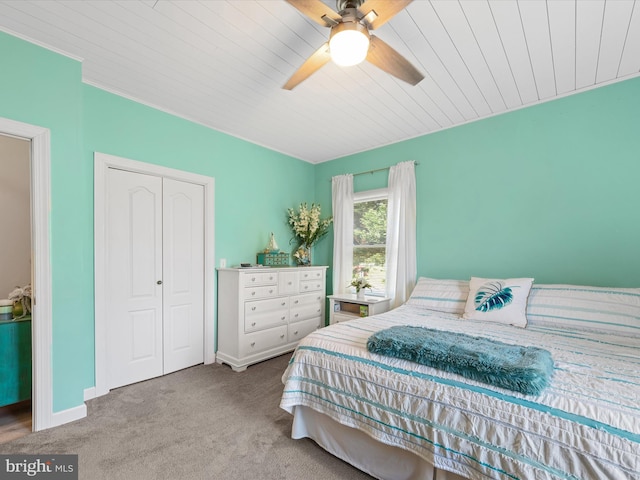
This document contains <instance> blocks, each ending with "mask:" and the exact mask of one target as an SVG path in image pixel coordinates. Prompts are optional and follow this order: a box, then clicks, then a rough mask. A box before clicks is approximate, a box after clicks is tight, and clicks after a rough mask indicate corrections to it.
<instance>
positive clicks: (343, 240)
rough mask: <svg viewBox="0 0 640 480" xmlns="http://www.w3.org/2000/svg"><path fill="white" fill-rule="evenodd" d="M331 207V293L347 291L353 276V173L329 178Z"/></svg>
mask: <svg viewBox="0 0 640 480" xmlns="http://www.w3.org/2000/svg"><path fill="white" fill-rule="evenodd" d="M331 193H332V195H331V198H332V209H333V293H334V294H341V293H346V292H347V286H348V285H349V283H351V277H352V276H353V175H351V174H347V175H338V176H336V177H333V178H332V179H331Z"/></svg>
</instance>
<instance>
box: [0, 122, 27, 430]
mask: <svg viewBox="0 0 640 480" xmlns="http://www.w3.org/2000/svg"><path fill="white" fill-rule="evenodd" d="M0 226H1V228H2V235H0V443H3V442H5V441H9V440H13V439H15V438H18V437H20V436H22V435H26V434H27V433H29V432H31V430H32V402H31V399H32V348H31V347H32V341H31V337H32V333H31V332H32V328H31V320H32V318H31V291H32V290H31V284H32V265H33V262H32V258H31V256H32V251H33V249H32V231H31V229H32V222H31V141H30V140H29V139H24V138H18V137H13V136H9V135H0Z"/></svg>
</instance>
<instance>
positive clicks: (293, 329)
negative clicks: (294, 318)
mask: <svg viewBox="0 0 640 480" xmlns="http://www.w3.org/2000/svg"><path fill="white" fill-rule="evenodd" d="M319 325H320V318H316V319H314V320H306V321H304V322H298V323H293V324H291V325H289V341H290V342H299V341H300V340H301V339H303V338H304V337H306V336H307V335H309V334H310V333H312V332H315V331H316V330H317V329H318V326H319Z"/></svg>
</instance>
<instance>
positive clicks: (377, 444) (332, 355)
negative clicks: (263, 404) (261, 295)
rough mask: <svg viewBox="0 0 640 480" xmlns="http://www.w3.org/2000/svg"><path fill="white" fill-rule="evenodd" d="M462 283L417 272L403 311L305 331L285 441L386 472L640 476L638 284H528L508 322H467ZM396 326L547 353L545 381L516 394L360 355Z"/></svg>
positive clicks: (289, 394) (440, 479)
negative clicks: (549, 364)
mask: <svg viewBox="0 0 640 480" xmlns="http://www.w3.org/2000/svg"><path fill="white" fill-rule="evenodd" d="M473 280H474V279H472V281H473ZM471 285H472V283H470V282H468V281H459V280H436V279H427V278H421V279H419V281H418V284H417V286H416V289H415V290H414V292H413V293H412V295H411V298H410V299H409V300H408V301H407V302H406V303H405V304H404V305H403V306H401V307H399V308H397V309H395V310H392V311H390V312H387V313H384V314H381V315H377V316H372V317H365V318H359V319H354V320H351V321H348V322H344V323H339V324H335V325H330V326H328V327H325V328H322V329H320V330H317V331H316V332H314V333H312V334H310V335H309V336H307V337H306V338H305V339H303V340H302V341H301V342H300V343H299V345H298V347H297V348H296V350H295V352H294V354H293V355H292V358H291V361H290V362H289V365H288V367H287V369H286V371H285V373H284V375H283V383H284V391H283V394H282V398H281V404H280V406H281V407H282V408H283V409H285V410H286V411H288V412H290V413H291V414H293V415H294V421H293V429H292V437H293V438H304V437H308V438H311V439H313V440H314V441H315V442H316V443H318V444H319V445H320V446H321V447H323V448H324V449H326V450H327V451H329V452H330V453H332V454H334V455H336V456H337V457H339V458H341V459H343V460H345V461H347V462H349V463H351V464H353V465H354V466H356V467H357V468H359V469H361V470H363V471H365V472H367V473H369V474H370V475H372V476H373V477H375V478H381V479H409V478H411V479H422V480H426V479H437V480H445V479H446V480H452V479H456V480H457V479H460V478H467V479H582V480H586V479H620V480H623V479H625V480H628V479H640V473H639V472H640V289H622V288H617V289H607V288H599V287H583V286H574V285H537V284H533V285H532V286H531V288H530V290H528V291H527V292H526V295H525V297H524V298H525V300H524V304H522V302H521V303H520V305H519V306H518V308H520V309H521V310H522V315H523V316H524V321H525V322H526V323H525V325H520V326H514V325H513V324H511V323H510V321H509V320H507V321H492V320H491V319H490V320H487V319H484V318H481V319H477V318H468V317H467V318H465V317H466V310H465V309H468V307H469V303H470V302H471V300H470V298H471V297H472V296H474V295H472V294H475V293H477V292H474V290H473V289H472V288H471ZM514 290H515V291H519V289H518V288H516V289H514ZM477 296H478V295H477V294H475V296H474V298H476V297H477ZM512 303H513V304H515V303H517V302H515V301H514V302H512ZM400 325H401V326H407V325H411V326H418V327H423V328H429V329H435V330H442V331H448V332H456V333H459V334H461V335H471V336H476V337H482V338H486V339H489V340H490V341H495V342H501V343H507V344H511V345H524V346H527V347H536V348H540V349H544V350H545V351H548V352H549V353H550V354H551V357H552V358H553V363H554V367H553V372H552V375H551V378H550V380H549V384H548V385H547V386H546V387H545V388H544V389H543V390H542V391H541V392H540V393H539V394H537V395H531V394H523V393H519V392H517V391H513V390H511V389H508V388H503V387H499V386H495V385H492V384H489V383H485V382H484V381H478V380H474V379H469V378H465V377H464V376H462V375H460V374H457V373H453V372H447V371H444V370H441V369H438V368H434V367H431V366H427V365H423V364H419V363H415V362H411V361H407V360H404V359H401V358H396V357H392V356H387V355H381V354H375V353H371V352H370V351H369V350H368V349H367V341H368V339H369V338H370V337H371V336H372V335H373V334H375V333H376V332H380V331H385V330H386V329H389V328H390V327H394V326H400ZM524 327H526V328H524Z"/></svg>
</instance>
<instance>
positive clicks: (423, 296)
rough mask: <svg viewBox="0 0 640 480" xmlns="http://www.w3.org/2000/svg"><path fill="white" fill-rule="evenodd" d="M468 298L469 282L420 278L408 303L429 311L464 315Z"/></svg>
mask: <svg viewBox="0 0 640 480" xmlns="http://www.w3.org/2000/svg"><path fill="white" fill-rule="evenodd" d="M468 296H469V280H440V279H437V278H426V277H420V278H419V279H418V282H417V283H416V286H415V288H414V289H413V291H412V292H411V296H410V297H409V299H408V300H407V301H406V303H407V304H408V305H414V306H416V307H421V308H425V309H427V310H435V311H437V312H444V313H453V314H455V315H462V313H463V312H464V306H465V302H466V301H467V297H468Z"/></svg>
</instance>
